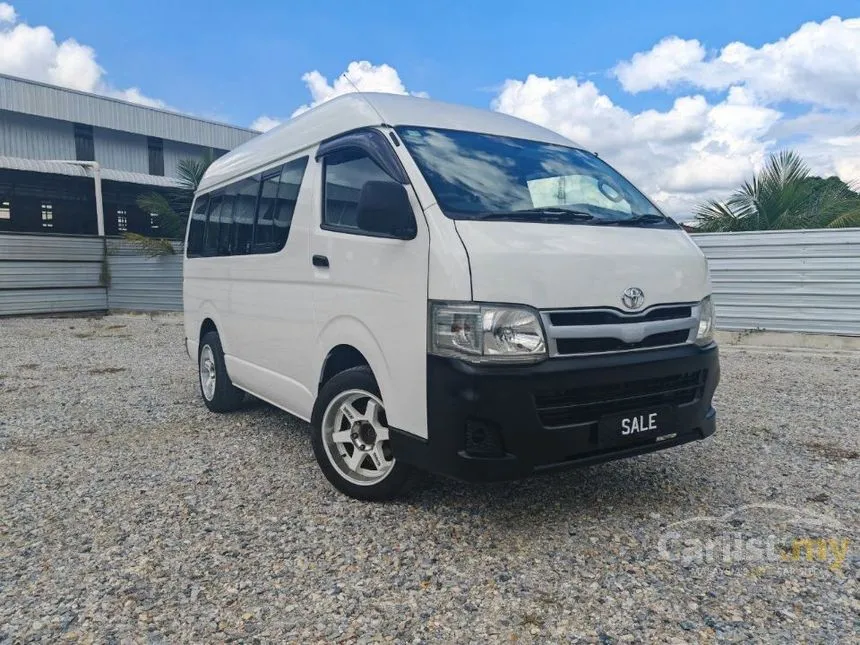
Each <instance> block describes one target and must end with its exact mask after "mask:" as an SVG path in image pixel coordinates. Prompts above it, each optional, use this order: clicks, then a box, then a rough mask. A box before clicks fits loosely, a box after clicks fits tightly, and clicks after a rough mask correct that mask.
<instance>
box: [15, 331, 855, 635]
mask: <svg viewBox="0 0 860 645" xmlns="http://www.w3.org/2000/svg"><path fill="white" fill-rule="evenodd" d="M722 368H723V380H722V384H721V386H720V388H719V390H718V394H717V402H716V405H717V408H718V411H719V417H718V419H719V421H718V430H717V434H716V435H715V436H714V437H713V438H712V439H709V440H707V441H704V442H697V443H695V444H692V445H688V446H685V447H681V448H676V449H672V450H668V451H665V452H662V453H658V454H652V455H648V456H643V457H639V458H636V459H630V460H625V461H619V462H614V463H609V464H603V465H600V466H595V467H591V468H587V469H582V470H575V471H570V472H567V473H563V474H557V475H552V476H546V477H540V478H533V479H529V480H525V481H521V482H514V483H502V484H489V485H464V484H460V483H456V482H451V481H447V480H443V479H439V478H435V477H431V476H427V477H426V478H424V479H423V480H422V481H421V482H420V483H419V485H418V486H417V487H416V488H415V489H414V490H413V491H412V492H411V493H410V494H409V495H408V496H407V497H405V498H404V499H403V500H401V501H398V502H396V503H388V504H362V503H359V502H356V501H353V500H350V499H347V498H346V497H343V496H342V495H340V494H338V493H336V492H335V491H334V490H332V489H331V488H330V487H329V486H328V485H327V483H326V481H325V479H324V478H323V477H322V475H321V474H320V473H319V471H318V469H317V466H316V463H315V462H314V459H313V455H312V453H311V449H310V442H309V438H308V428H307V426H306V424H304V423H303V422H300V421H298V420H296V419H295V418H293V417H291V416H290V415H288V414H286V413H284V412H281V411H279V410H276V409H274V408H272V407H270V406H268V405H265V404H262V403H250V404H248V406H247V407H246V408H245V409H243V410H241V411H239V412H237V413H233V414H229V415H215V414H211V413H209V412H207V411H206V409H205V408H204V406H203V404H202V402H201V401H200V398H199V393H198V390H197V383H196V374H195V368H194V364H193V363H192V361H190V360H189V359H188V358H187V356H186V355H185V351H184V349H183V346H182V326H181V318H180V317H178V316H175V315H164V316H148V315H122V316H109V317H104V318H54V319H40V318H20V319H0V643H3V644H5V643H17V642H50V643H54V642H58V641H67V642H73V641H76V640H80V641H97V642H153V643H160V642H165V643H167V642H178V641H190V642H213V641H222V640H238V641H254V640H259V641H275V642H284V641H301V642H318V641H328V640H335V639H339V640H343V641H351V642H378V641H396V642H416V643H421V642H429V641H436V642H487V641H502V640H505V641H511V640H512V639H516V640H517V641H519V642H548V641H549V642H594V641H599V642H603V643H610V642H627V641H631V642H651V641H655V642H690V641H697V640H714V639H719V640H729V641H736V640H747V639H754V640H766V641H780V642H791V641H814V642H844V641H848V640H850V639H851V638H852V637H854V636H856V633H857V630H858V619H857V616H858V612H860V592H859V591H858V564H860V556H858V548H860V542H858V535H857V526H858V512H860V511H859V510H858V506H860V505H858V499H860V497H858V481H860V478H858V475H860V473H858V465H860V459H858V456H860V432H858V420H860V403H858V401H860V398H858V392H860V354H856V353H854V354H852V353H850V352H839V353H837V352H833V353H825V352H820V353H816V352H810V351H805V352H790V351H784V350H778V349H767V350H758V349H739V348H726V350H725V351H724V352H723V359H722ZM766 504H767V505H770V506H766V507H763V506H762V505H766ZM749 505H758V506H752V507H749ZM742 507H745V508H742ZM739 509H740V510H739ZM780 509H781V510H780ZM786 509H787V510H786ZM733 512H734V514H733V515H731V516H730V517H727V518H726V519H725V520H720V521H718V522H716V523H714V522H711V523H702V522H698V523H695V522H694V523H691V524H685V525H682V528H681V529H678V525H676V524H675V523H676V522H679V521H681V520H686V519H690V518H693V517H696V516H714V517H722V516H724V515H725V514H727V513H733ZM792 513H794V516H792ZM801 514H802V517H800V519H801V520H804V521H805V522H806V523H802V522H801V523H799V520H798V516H799V515H801ZM804 518H805V519H804ZM822 518H823V519H822ZM816 522H817V523H816ZM822 522H825V524H822ZM673 527H674V528H673ZM676 529H677V530H679V531H681V537H680V538H679V540H680V541H677V542H674V543H673V544H674V547H673V548H674V549H675V550H674V551H672V552H670V553H669V554H668V555H667V553H666V552H665V551H664V552H663V553H661V550H660V540H661V537H665V535H666V533H667V531H671V530H676ZM771 534H772V535H775V536H776V538H777V539H778V541H779V542H778V544H779V548H780V549H782V548H786V549H788V553H787V554H785V555H784V556H783V557H784V558H785V560H783V559H780V558H777V560H776V561H771V560H766V559H765V558H764V557H761V558H759V559H758V560H753V561H749V562H746V561H744V562H740V561H733V560H730V561H724V560H722V559H719V558H718V559H717V561H714V562H710V563H698V562H692V561H689V560H687V561H685V560H683V559H682V558H681V554H680V552H679V551H680V549H681V547H682V546H683V544H689V545H692V547H695V546H696V545H697V544H698V545H701V544H702V543H703V541H704V540H706V539H708V538H714V536H716V537H717V538H720V537H725V536H730V537H732V538H733V539H735V538H734V537H733V536H734V535H737V536H739V537H738V538H736V539H738V540H746V539H748V538H749V537H751V536H752V537H758V538H765V537H766V536H768V535H771ZM807 537H808V538H815V539H818V538H825V539H833V540H837V539H846V540H848V541H849V542H848V547H847V551H846V555H845V558H844V561H843V562H842V563H841V565H840V566H838V567H837V566H835V564H834V562H833V561H832V560H828V561H826V562H819V561H817V560H813V561H807V560H806V558H805V557H800V558H799V559H798V560H793V559H791V557H790V554H791V550H790V549H791V546H792V544H793V542H792V540H793V539H795V538H807ZM692 547H691V548H692ZM717 553H719V552H717ZM774 553H776V552H775V551H774ZM828 553H829V552H828ZM801 555H803V554H801Z"/></svg>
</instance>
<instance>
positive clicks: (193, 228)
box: [186, 195, 209, 257]
mask: <svg viewBox="0 0 860 645" xmlns="http://www.w3.org/2000/svg"><path fill="white" fill-rule="evenodd" d="M207 206H209V195H203V196H201V197H198V198H197V201H196V202H194V210H192V211H191V223H190V224H189V225H188V243H187V245H186V249H187V253H188V257H194V256H197V255H200V253H202V252H203V236H204V235H205V234H206V207H207Z"/></svg>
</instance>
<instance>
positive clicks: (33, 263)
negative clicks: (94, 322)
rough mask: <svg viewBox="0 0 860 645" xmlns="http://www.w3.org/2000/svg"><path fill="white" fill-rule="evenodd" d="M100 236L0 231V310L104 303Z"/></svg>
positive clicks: (23, 311) (99, 305)
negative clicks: (5, 232) (6, 232)
mask: <svg viewBox="0 0 860 645" xmlns="http://www.w3.org/2000/svg"><path fill="white" fill-rule="evenodd" d="M104 257H105V242H104V240H102V239H100V238H97V237H83V236H70V235H27V234H12V235H6V234H3V235H0V315H10V314H36V313H46V312H67V311H97V310H105V309H107V289H105V279H106V278H105V276H104V275H103V268H104V265H103V260H104Z"/></svg>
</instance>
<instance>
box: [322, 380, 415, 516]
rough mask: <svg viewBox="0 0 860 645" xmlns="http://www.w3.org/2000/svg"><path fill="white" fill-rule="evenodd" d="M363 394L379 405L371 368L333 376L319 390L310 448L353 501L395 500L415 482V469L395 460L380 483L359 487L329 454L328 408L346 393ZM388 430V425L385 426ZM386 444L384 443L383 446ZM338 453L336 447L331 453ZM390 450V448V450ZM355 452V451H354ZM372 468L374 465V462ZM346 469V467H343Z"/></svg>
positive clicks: (335, 483)
mask: <svg viewBox="0 0 860 645" xmlns="http://www.w3.org/2000/svg"><path fill="white" fill-rule="evenodd" d="M354 390H361V391H364V392H367V393H370V394H373V395H375V396H376V397H377V398H378V399H379V400H380V401H381V397H380V394H379V386H378V385H377V384H376V379H375V378H373V373H372V372H371V371H370V368H369V367H366V366H362V367H353V368H351V369H348V370H344V371H343V372H340V373H339V374H336V375H335V376H333V377H332V378H331V379H330V380H329V381H328V382H327V383H326V384H325V385H323V386H322V388H321V389H320V392H319V395H318V396H317V400H316V403H315V404H314V410H313V415H312V417H311V444H312V445H313V449H314V456H315V457H316V459H317V463H318V464H319V467H320V469H321V470H322V471H323V474H324V475H325V476H326V479H328V480H329V482H330V483H331V485H332V486H334V487H335V488H336V489H337V490H339V491H340V492H341V493H343V494H344V495H348V496H349V497H352V498H354V499H358V500H362V501H371V502H381V501H386V500H390V499H394V498H396V497H398V496H399V495H401V494H402V493H404V492H405V491H406V489H407V488H408V486H409V484H410V483H411V480H412V475H413V473H414V469H413V468H412V467H411V466H408V465H407V464H404V463H401V462H399V461H397V460H396V459H395V460H393V461H394V463H393V465H392V466H390V470H388V474H387V475H385V476H384V478H383V479H381V480H380V481H378V482H375V483H364V484H358V483H354V482H353V481H350V480H349V479H347V478H346V477H345V476H344V475H343V474H341V472H340V471H339V470H338V467H336V466H335V464H334V463H333V461H332V460H333V459H335V457H332V456H330V454H329V452H328V451H327V450H326V439H325V435H324V432H323V418H324V416H325V413H326V410H327V409H328V407H329V404H331V403H332V401H334V400H335V399H336V398H338V397H340V396H341V395H343V394H344V393H345V392H349V391H354ZM386 427H387V423H386ZM381 443H384V442H381ZM334 449H336V448H335V447H333V446H330V447H329V450H334ZM388 449H389V450H390V448H388ZM353 450H355V448H353ZM371 465H373V464H372V462H371ZM341 467H343V466H341Z"/></svg>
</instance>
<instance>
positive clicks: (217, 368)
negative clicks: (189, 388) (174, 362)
mask: <svg viewBox="0 0 860 645" xmlns="http://www.w3.org/2000/svg"><path fill="white" fill-rule="evenodd" d="M197 366H198V370H197V371H198V374H199V376H200V394H202V395H203V402H204V403H205V404H206V407H207V408H209V409H210V410H211V411H212V412H230V411H231V410H235V409H236V408H238V407H239V406H240V405H242V401H243V400H244V399H245V393H244V392H243V391H242V390H240V389H239V388H237V387H236V386H235V385H233V381H231V380H230V377H229V376H228V375H227V365H226V364H225V362H224V350H223V349H221V339H220V338H219V337H218V332H215V331H210V332H207V333H206V334H204V335H203V338H202V339H201V340H200V349H199V350H198V353H197Z"/></svg>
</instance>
